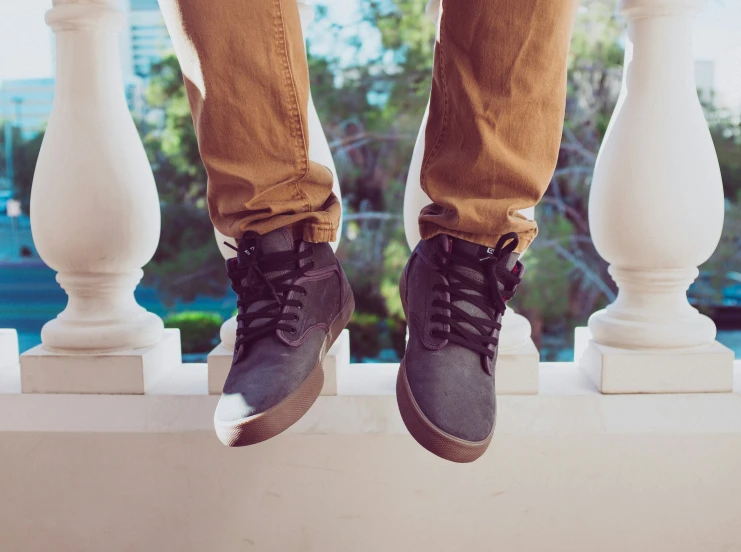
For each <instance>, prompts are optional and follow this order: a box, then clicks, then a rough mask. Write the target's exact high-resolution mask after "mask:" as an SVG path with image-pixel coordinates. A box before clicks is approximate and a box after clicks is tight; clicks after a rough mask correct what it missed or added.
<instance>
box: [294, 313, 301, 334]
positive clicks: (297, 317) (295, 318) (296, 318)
mask: <svg viewBox="0 0 741 552" xmlns="http://www.w3.org/2000/svg"><path fill="white" fill-rule="evenodd" d="M293 319H294V320H296V321H298V320H299V319H300V318H299V315H298V314H294V315H293ZM294 331H295V330H294Z"/></svg>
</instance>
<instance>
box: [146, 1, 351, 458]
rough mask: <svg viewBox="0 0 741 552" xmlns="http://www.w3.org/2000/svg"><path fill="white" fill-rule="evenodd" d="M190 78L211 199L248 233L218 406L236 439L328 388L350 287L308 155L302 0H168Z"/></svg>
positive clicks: (165, 6)
mask: <svg viewBox="0 0 741 552" xmlns="http://www.w3.org/2000/svg"><path fill="white" fill-rule="evenodd" d="M160 5H161V6H162V11H163V13H164V14H165V19H166V21H167V26H168V29H169V31H170V35H171V37H172V39H173V43H174V45H175V51H176V53H177V56H178V59H179V60H180V65H181V67H182V70H183V76H184V78H185V85H186V90H187V93H188V99H189V101H190V107H191V112H192V115H193V122H194V125H195V129H196V134H197V136H198V147H199V149H200V152H201V157H202V159H203V163H204V165H205V166H206V170H207V172H208V180H209V182H208V204H209V210H210V213H211V218H212V220H213V222H214V225H215V226H216V227H217V228H218V229H219V231H220V232H222V233H223V234H225V235H227V236H232V237H234V238H237V239H238V245H237V247H236V251H237V255H236V257H235V258H233V259H229V261H227V274H228V275H229V278H230V279H231V282H232V288H233V289H234V291H235V292H236V293H237V295H238V297H239V300H238V302H237V306H238V309H239V314H238V315H237V322H238V329H237V337H236V346H235V351H234V357H233V360H232V367H231V369H230V371H229V375H228V376H227V378H226V382H225V383H224V389H223V393H222V395H221V399H220V400H219V404H218V406H217V407H216V412H215V414H214V426H215V428H216V433H217V435H218V437H219V439H221V441H222V442H223V443H224V444H226V445H228V446H242V445H249V444H253V443H257V442H260V441H264V440H265V439H269V438H270V437H273V436H274V435H277V434H278V433H280V432H281V431H283V430H285V429H287V428H288V427H289V426H290V425H292V424H293V423H294V422H296V421H297V420H298V419H299V418H300V417H301V416H302V415H303V414H304V413H305V412H306V411H307V410H308V409H309V407H311V405H312V404H313V403H314V401H315V400H316V398H317V396H318V395H319V393H320V391H321V389H322V383H323V381H324V373H323V371H322V360H323V359H324V356H325V354H326V352H327V351H328V350H329V348H330V347H331V345H332V343H333V342H334V341H335V339H337V337H338V336H339V333H340V332H341V331H342V329H343V328H344V327H345V326H346V325H347V323H348V321H349V320H350V316H351V315H352V311H353V308H354V300H353V295H352V292H351V290H350V285H349V284H348V282H347V278H346V277H345V274H344V272H343V271H342V268H341V267H340V265H339V263H338V262H337V259H336V258H335V255H334V253H333V252H332V248H331V247H330V246H329V244H328V243H326V242H328V241H330V240H334V239H335V234H336V231H337V227H338V223H339V217H340V205H339V202H338V200H337V198H336V197H335V196H334V194H332V174H331V173H330V171H329V170H328V169H327V168H326V167H323V166H321V165H319V164H317V163H313V162H312V161H311V160H309V157H308V151H309V144H308V123H307V121H308V119H307V110H308V100H309V75H308V68H307V65H306V58H305V53H304V43H303V37H302V33H301V24H300V21H299V14H298V7H297V4H296V1H295V0H260V1H257V2H248V1H245V0H160Z"/></svg>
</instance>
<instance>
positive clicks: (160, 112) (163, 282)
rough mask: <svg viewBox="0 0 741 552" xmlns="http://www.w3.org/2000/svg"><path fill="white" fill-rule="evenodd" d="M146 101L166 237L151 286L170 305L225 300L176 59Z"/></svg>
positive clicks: (157, 77) (167, 62)
mask: <svg viewBox="0 0 741 552" xmlns="http://www.w3.org/2000/svg"><path fill="white" fill-rule="evenodd" d="M146 98H147V102H148V104H149V107H150V112H149V117H148V119H154V120H155V123H156V124H150V123H148V122H147V120H145V121H140V127H141V130H142V133H143V135H144V147H145V149H146V151H147V155H148V156H149V160H150V162H151V164H152V170H153V172H154V178H155V182H156V183H157V190H158V192H159V196H160V202H161V203H162V233H161V235H160V242H159V247H158V249H157V252H156V253H155V255H154V258H153V259H152V261H151V262H150V263H149V264H148V265H147V266H146V268H145V283H147V284H148V285H154V286H155V287H156V288H157V290H158V291H159V292H160V295H161V297H162V300H163V301H164V302H165V304H172V303H174V302H175V301H176V300H177V299H182V300H185V301H192V300H194V299H195V298H196V297H197V296H199V295H201V296H203V295H206V296H211V297H219V296H223V295H224V293H225V292H226V289H227V281H226V277H225V275H224V260H223V258H222V256H221V254H220V253H219V250H218V248H217V247H216V242H215V239H214V233H213V226H212V224H211V221H210V219H209V216H208V207H207V203H206V171H205V169H204V167H203V164H202V163H201V159H200V155H199V153H198V142H197V140H196V136H195V132H194V130H193V122H192V119H191V115H190V110H189V106H188V100H187V97H186V94H185V87H184V85H183V78H182V74H181V72H180V66H179V64H178V61H177V58H176V57H175V55H174V54H170V55H168V56H166V57H165V58H164V59H163V60H162V61H161V62H159V63H157V64H156V65H155V66H154V67H153V68H152V79H151V82H150V84H149V87H148V89H147V91H146Z"/></svg>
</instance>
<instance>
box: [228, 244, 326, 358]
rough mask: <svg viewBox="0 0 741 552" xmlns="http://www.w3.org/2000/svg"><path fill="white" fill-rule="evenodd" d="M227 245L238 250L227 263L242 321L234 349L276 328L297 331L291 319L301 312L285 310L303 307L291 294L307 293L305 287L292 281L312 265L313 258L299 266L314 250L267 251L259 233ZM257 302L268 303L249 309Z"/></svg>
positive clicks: (248, 343)
mask: <svg viewBox="0 0 741 552" xmlns="http://www.w3.org/2000/svg"><path fill="white" fill-rule="evenodd" d="M224 243H226V242H224ZM226 245H227V246H229V247H231V248H232V249H234V250H235V251H236V252H237V258H236V260H235V261H232V262H230V263H229V264H228V266H229V270H228V274H229V279H230V280H231V281H232V289H233V290H234V291H235V292H236V294H237V296H238V298H239V299H238V300H237V307H238V308H239V314H238V315H237V321H238V322H241V323H242V324H241V325H240V328H239V329H238V330H237V341H236V344H235V349H236V350H239V347H240V346H245V347H246V346H248V345H250V344H251V343H254V342H255V341H256V340H258V339H260V338H262V337H264V336H266V335H269V334H271V333H273V332H275V331H276V330H283V331H286V332H288V333H292V334H293V333H296V328H295V327H294V326H293V325H292V324H290V322H295V321H296V320H298V319H299V317H298V315H297V314H296V313H290V312H282V311H283V307H285V306H289V307H296V308H298V309H301V308H303V303H302V302H301V301H299V300H298V299H288V294H289V293H290V292H291V291H295V292H298V293H300V294H302V295H306V288H304V287H302V286H297V285H295V284H293V283H292V282H294V281H295V280H296V279H297V278H299V277H300V276H302V275H303V274H305V273H306V272H307V271H309V270H311V269H312V268H313V266H314V262H313V261H311V262H309V263H307V264H305V265H304V266H300V261H301V260H302V259H305V258H307V257H311V255H312V254H313V253H314V251H313V249H312V248H311V247H309V248H308V249H306V250H305V251H301V252H297V251H280V252H277V253H264V252H263V251H262V249H261V247H260V236H259V235H257V234H245V236H243V237H242V238H241V239H240V240H239V242H238V244H237V247H234V246H233V245H231V244H229V243H226ZM284 271H285V272H284ZM271 272H284V273H283V274H280V275H278V276H274V277H268V276H267V274H268V273H271ZM257 301H268V303H267V304H266V305H265V306H263V307H261V308H259V309H255V310H254V311H251V312H247V310H248V309H249V307H250V305H252V304H253V303H255V302H257ZM263 319H265V320H266V321H265V322H264V323H262V324H259V325H257V326H255V327H251V324H252V322H254V321H256V320H263Z"/></svg>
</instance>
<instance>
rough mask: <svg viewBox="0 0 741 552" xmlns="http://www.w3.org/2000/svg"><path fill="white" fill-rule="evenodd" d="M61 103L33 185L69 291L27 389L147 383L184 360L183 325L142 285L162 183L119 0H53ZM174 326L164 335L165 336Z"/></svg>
mask: <svg viewBox="0 0 741 552" xmlns="http://www.w3.org/2000/svg"><path fill="white" fill-rule="evenodd" d="M53 6H54V7H53V8H52V9H51V10H50V11H48V12H47V14H46V22H47V24H48V25H49V26H50V27H51V28H52V29H53V30H54V32H55V34H56V48H57V56H56V58H57V76H56V84H55V91H54V105H53V110H52V114H51V118H50V120H49V124H48V127H47V130H46V134H45V136H44V142H43V146H42V148H41V152H40V154H39V158H38V162H37V165H36V172H35V175H34V181H33V189H32V193H31V229H32V232H33V237H34V242H35V244H36V248H37V250H38V252H39V255H40V256H41V258H42V259H43V260H44V261H45V262H46V263H47V264H48V265H49V266H50V267H51V268H53V269H54V270H56V271H57V273H58V274H57V281H58V282H59V284H60V285H61V286H62V287H63V288H64V289H65V291H66V292H67V295H68V296H69V299H68V303H67V307H66V308H65V310H64V311H63V312H62V313H61V314H59V316H58V317H57V318H55V319H54V320H52V321H50V322H48V323H47V324H46V325H45V326H44V328H43V330H42V332H41V340H42V345H41V346H39V347H37V348H35V349H32V350H31V351H29V352H28V353H25V354H24V355H23V356H22V357H21V375H22V385H23V390H24V391H25V392H93V393H96V392H97V393H102V392H112V393H143V392H144V390H145V387H146V386H147V385H149V384H150V383H152V381H153V380H154V379H156V378H157V377H158V376H159V375H160V374H161V372H162V371H163V370H164V369H167V368H170V367H172V365H173V364H179V363H180V341H179V333H178V332H177V331H176V330H174V331H169V332H164V331H163V325H162V320H161V319H160V318H159V317H157V316H155V315H154V314H152V313H149V312H147V311H146V310H145V309H143V308H142V307H141V306H139V305H138V304H137V302H136V300H135V299H134V289H135V288H136V286H137V284H138V282H139V280H140V279H141V277H142V270H141V267H142V266H144V265H145V264H146V263H147V262H148V261H149V260H150V259H151V258H152V255H153V254H154V252H155V249H156V248H157V242H158V239H159V232H160V210H159V200H158V197H157V189H156V187H155V184H154V179H153V177H152V171H151V168H150V166H149V162H148V160H147V156H146V154H145V152H144V148H143V147H142V143H141V140H140V139H139V136H138V134H137V131H136V128H135V126H134V123H133V121H132V119H131V115H130V114H129V111H128V108H127V105H126V99H125V96H124V85H123V79H122V75H121V66H120V57H119V53H118V34H119V31H120V29H121V28H122V27H123V25H124V23H125V16H124V14H123V12H122V11H120V10H119V9H118V7H117V2H116V0H98V1H97V2H95V3H91V2H83V1H72V0H55V2H54V4H53ZM163 338H164V339H163Z"/></svg>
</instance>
